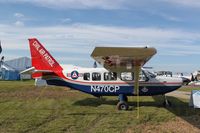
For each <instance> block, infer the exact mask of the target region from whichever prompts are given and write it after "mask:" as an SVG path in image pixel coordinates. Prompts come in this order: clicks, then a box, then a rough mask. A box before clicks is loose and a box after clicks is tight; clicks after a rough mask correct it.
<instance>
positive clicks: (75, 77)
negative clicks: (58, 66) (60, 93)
mask: <svg viewBox="0 0 200 133" xmlns="http://www.w3.org/2000/svg"><path fill="white" fill-rule="evenodd" d="M78 77H79V73H78V72H77V71H72V72H71V78H72V79H77V78H78Z"/></svg>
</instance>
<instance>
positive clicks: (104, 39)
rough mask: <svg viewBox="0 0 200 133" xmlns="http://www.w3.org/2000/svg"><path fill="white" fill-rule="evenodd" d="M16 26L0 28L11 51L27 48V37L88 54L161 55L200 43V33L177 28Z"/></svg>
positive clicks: (78, 25)
mask: <svg viewBox="0 0 200 133" xmlns="http://www.w3.org/2000/svg"><path fill="white" fill-rule="evenodd" d="M15 24H16V25H17V26H20V27H14V26H11V25H7V26H6V25H0V31H1V32H0V38H4V39H5V41H8V42H9V44H8V45H6V46H7V48H10V49H12V48H13V49H15V48H18V49H24V47H23V46H22V45H21V46H19V45H17V44H18V43H20V44H24V45H26V44H27V38H30V37H37V38H39V39H42V41H43V42H44V43H45V44H46V45H47V46H49V47H50V48H51V49H52V50H54V51H55V50H57V51H61V52H62V51H69V52H71V53H72V52H76V53H79V52H80V53H83V54H84V53H87V52H90V51H91V50H92V49H93V48H94V47H95V46H147V45H149V46H154V47H156V48H158V49H159V50H161V51H164V52H165V50H166V49H170V48H171V49H172V50H171V51H173V50H177V49H179V50H182V51H184V50H186V51H187V50H194V51H198V50H200V46H198V45H195V44H196V43H199V38H200V34H199V33H193V32H187V31H183V30H179V29H162V28H153V27H152V28H149V27H146V28H129V27H115V26H102V25H89V24H71V25H67V26H52V27H25V26H23V25H24V24H23V23H22V22H20V21H17V22H16V23H15ZM188 42H190V43H188ZM55 44H56V45H55ZM166 53H167V52H166ZM180 53H181V52H180ZM194 53H195V52H194ZM190 54H192V52H191V53H190Z"/></svg>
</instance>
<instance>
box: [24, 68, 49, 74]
mask: <svg viewBox="0 0 200 133" xmlns="http://www.w3.org/2000/svg"><path fill="white" fill-rule="evenodd" d="M52 72H53V71H51V70H36V69H35V67H31V68H28V69H26V70H24V71H22V72H20V74H35V73H52Z"/></svg>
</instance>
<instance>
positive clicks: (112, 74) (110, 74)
mask: <svg viewBox="0 0 200 133" xmlns="http://www.w3.org/2000/svg"><path fill="white" fill-rule="evenodd" d="M104 80H105V81H113V80H117V73H116V72H105V73H104Z"/></svg>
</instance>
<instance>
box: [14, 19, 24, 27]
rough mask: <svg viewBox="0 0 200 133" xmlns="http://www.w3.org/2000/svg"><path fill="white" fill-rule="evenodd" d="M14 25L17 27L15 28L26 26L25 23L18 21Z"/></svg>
mask: <svg viewBox="0 0 200 133" xmlns="http://www.w3.org/2000/svg"><path fill="white" fill-rule="evenodd" d="M14 25H15V26H19V27H21V26H24V22H22V21H19V20H18V21H16V22H15V23H14Z"/></svg>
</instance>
